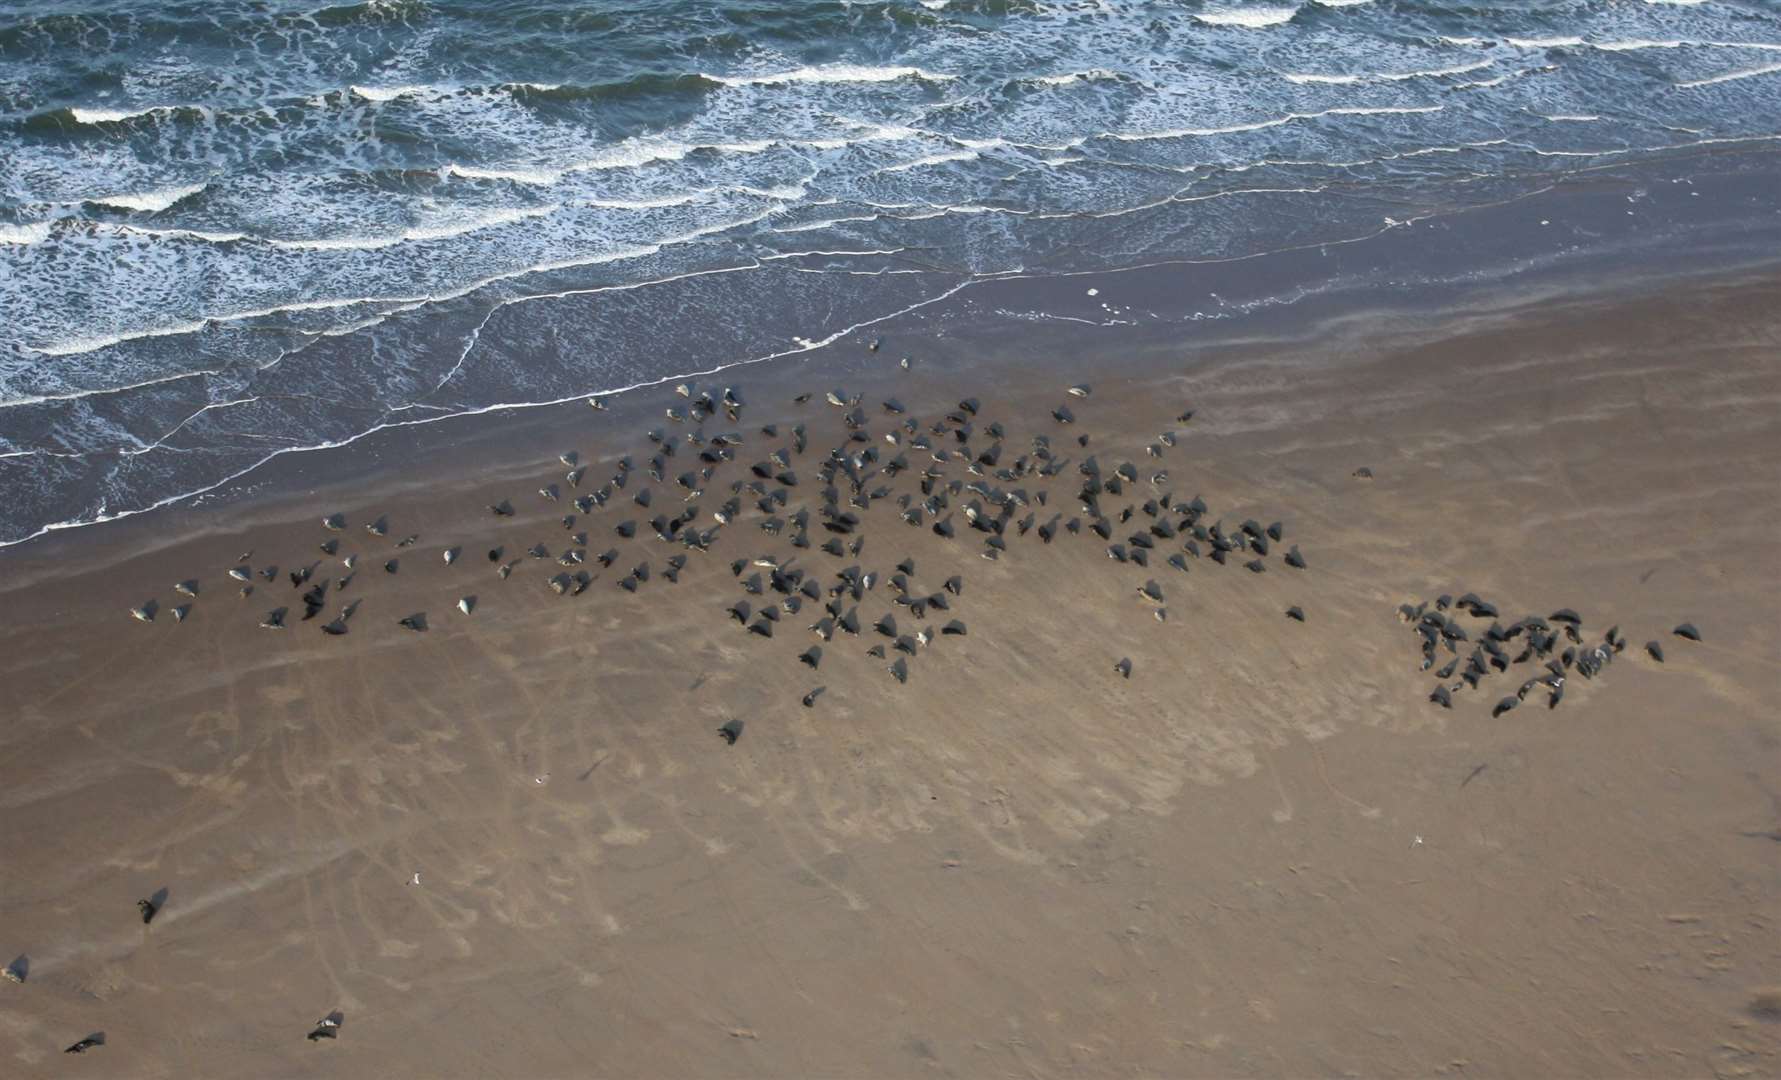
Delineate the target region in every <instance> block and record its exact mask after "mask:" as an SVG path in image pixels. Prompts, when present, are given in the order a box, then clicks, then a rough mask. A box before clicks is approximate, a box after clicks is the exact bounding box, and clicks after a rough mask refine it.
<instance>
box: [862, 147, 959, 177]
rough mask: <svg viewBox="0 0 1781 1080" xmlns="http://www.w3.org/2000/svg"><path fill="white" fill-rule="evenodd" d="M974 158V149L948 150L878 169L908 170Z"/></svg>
mask: <svg viewBox="0 0 1781 1080" xmlns="http://www.w3.org/2000/svg"><path fill="white" fill-rule="evenodd" d="M975 160H977V151H975V150H948V151H944V152H942V153H938V154H929V155H928V156H927V157H920V158H916V159H915V160H914V161H903V162H898V163H897V164H895V165H886V166H885V167H884V168H882V169H879V170H878V171H879V172H881V173H897V172H908V171H909V170H910V169H926V168H928V167H930V166H933V165H944V164H946V163H947V162H949V161H975Z"/></svg>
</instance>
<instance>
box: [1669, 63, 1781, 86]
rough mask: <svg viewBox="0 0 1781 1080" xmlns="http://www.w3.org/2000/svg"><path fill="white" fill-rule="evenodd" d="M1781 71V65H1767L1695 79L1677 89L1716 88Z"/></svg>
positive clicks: (1678, 84)
mask: <svg viewBox="0 0 1781 1080" xmlns="http://www.w3.org/2000/svg"><path fill="white" fill-rule="evenodd" d="M1777 71H1781V64H1765V65H1764V66H1762V67H1754V68H1745V69H1744V70H1742V71H1728V72H1726V73H1725V74H1723V75H1715V76H1713V77H1712V78H1710V79H1694V80H1692V81H1690V82H1679V83H1677V84H1676V87H1677V89H1680V90H1686V89H1689V88H1690V87H1695V86H1714V85H1717V84H1718V83H1727V82H1736V81H1737V80H1739V79H1754V78H1756V77H1757V76H1758V75H1773V74H1775V73H1776V72H1777Z"/></svg>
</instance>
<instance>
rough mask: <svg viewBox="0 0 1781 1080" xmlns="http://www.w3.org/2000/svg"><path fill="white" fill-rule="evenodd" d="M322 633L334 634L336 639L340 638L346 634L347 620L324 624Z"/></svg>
mask: <svg viewBox="0 0 1781 1080" xmlns="http://www.w3.org/2000/svg"><path fill="white" fill-rule="evenodd" d="M322 633H324V634H332V635H333V636H335V637H339V636H340V635H342V634H344V633H346V620H345V619H335V620H334V621H333V622H331V623H324V624H323V625H322Z"/></svg>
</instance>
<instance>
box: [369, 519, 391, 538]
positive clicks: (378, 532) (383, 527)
mask: <svg viewBox="0 0 1781 1080" xmlns="http://www.w3.org/2000/svg"><path fill="white" fill-rule="evenodd" d="M365 531H366V532H368V533H370V534H371V535H372V536H388V535H389V531H390V519H389V518H388V517H379V518H378V519H377V520H376V521H373V522H372V523H371V524H369V525H367V526H365Z"/></svg>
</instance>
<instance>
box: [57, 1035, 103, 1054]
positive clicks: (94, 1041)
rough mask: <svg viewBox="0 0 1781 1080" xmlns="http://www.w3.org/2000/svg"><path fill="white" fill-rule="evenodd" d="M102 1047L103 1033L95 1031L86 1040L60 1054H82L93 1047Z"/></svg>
mask: <svg viewBox="0 0 1781 1080" xmlns="http://www.w3.org/2000/svg"><path fill="white" fill-rule="evenodd" d="M104 1045H105V1032H103V1031H95V1032H93V1033H92V1034H91V1035H88V1036H87V1037H86V1038H84V1039H82V1040H80V1041H79V1042H77V1043H75V1044H74V1045H73V1046H70V1047H69V1048H68V1049H66V1050H64V1051H62V1053H64V1054H84V1053H86V1052H87V1051H88V1050H91V1049H92V1048H93V1047H95V1046H104Z"/></svg>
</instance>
